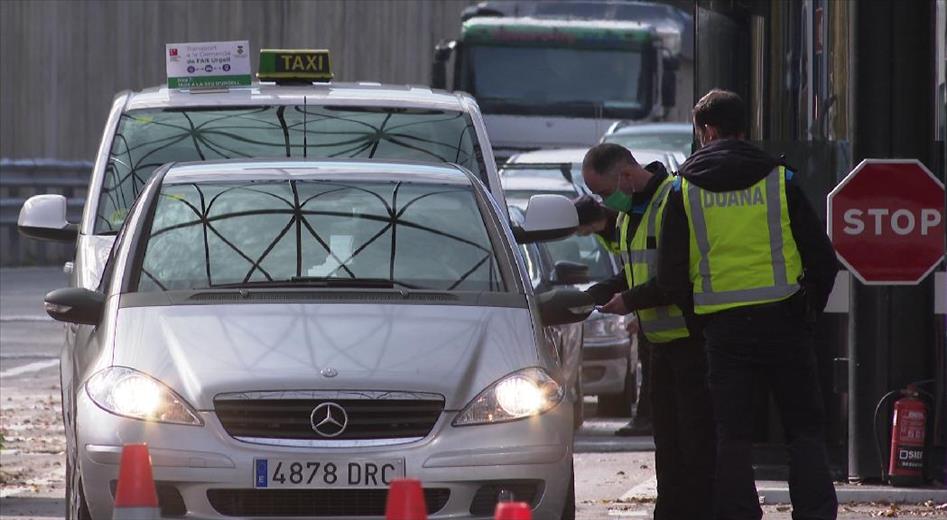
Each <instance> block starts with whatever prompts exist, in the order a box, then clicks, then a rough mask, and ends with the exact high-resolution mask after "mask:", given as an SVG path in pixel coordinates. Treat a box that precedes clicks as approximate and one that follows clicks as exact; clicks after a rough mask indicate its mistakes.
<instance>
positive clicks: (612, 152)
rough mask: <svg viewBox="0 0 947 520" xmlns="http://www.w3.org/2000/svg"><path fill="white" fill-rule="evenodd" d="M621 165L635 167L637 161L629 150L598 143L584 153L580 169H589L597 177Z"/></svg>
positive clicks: (610, 144) (614, 145) (616, 145)
mask: <svg viewBox="0 0 947 520" xmlns="http://www.w3.org/2000/svg"><path fill="white" fill-rule="evenodd" d="M622 163H624V164H630V165H632V166H636V165H637V164H638V161H636V160H635V156H634V155H632V154H631V150H629V149H627V148H625V147H624V146H622V145H620V144H615V143H600V144H597V145H595V146H593V147H592V148H591V149H590V150H589V151H588V152H586V154H585V159H583V160H582V169H583V170H584V169H586V168H589V169H592V170H593V171H595V173H597V174H599V175H606V174H608V173H609V172H611V171H612V169H613V168H615V167H616V166H618V165H619V164H622Z"/></svg>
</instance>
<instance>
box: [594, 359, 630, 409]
mask: <svg viewBox="0 0 947 520" xmlns="http://www.w3.org/2000/svg"><path fill="white" fill-rule="evenodd" d="M630 364H631V362H630V361H629V366H628V370H627V372H626V373H625V388H624V390H623V391H622V393H620V394H611V395H600V396H598V407H597V408H596V411H597V412H598V416H599V417H631V410H632V408H633V407H634V404H635V400H636V399H637V397H638V369H637V367H632V366H630ZM636 364H637V363H636Z"/></svg>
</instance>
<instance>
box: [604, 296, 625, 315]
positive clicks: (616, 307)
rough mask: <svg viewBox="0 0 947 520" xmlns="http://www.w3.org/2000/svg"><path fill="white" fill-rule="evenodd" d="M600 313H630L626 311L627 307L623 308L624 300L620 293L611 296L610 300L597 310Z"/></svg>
mask: <svg viewBox="0 0 947 520" xmlns="http://www.w3.org/2000/svg"><path fill="white" fill-rule="evenodd" d="M599 311H600V312H604V313H607V314H622V315H624V314H628V313H629V312H631V311H630V310H628V307H625V300H623V299H622V297H621V293H618V294H616V295H615V296H612V299H611V300H608V303H606V304H605V305H602V307H601V308H600V309H599Z"/></svg>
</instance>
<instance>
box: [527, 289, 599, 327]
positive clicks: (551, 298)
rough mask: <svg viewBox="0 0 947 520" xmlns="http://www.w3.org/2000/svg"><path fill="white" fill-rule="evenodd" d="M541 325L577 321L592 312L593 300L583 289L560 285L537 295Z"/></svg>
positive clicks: (593, 307)
mask: <svg viewBox="0 0 947 520" xmlns="http://www.w3.org/2000/svg"><path fill="white" fill-rule="evenodd" d="M537 299H538V300H539V314H540V319H541V321H542V323H543V325H565V324H567V323H578V322H580V321H583V320H584V319H585V318H587V317H588V316H589V314H592V311H593V310H594V309H595V302H594V301H592V297H591V296H589V295H588V293H586V292H585V291H580V290H578V289H573V288H571V287H560V288H557V289H552V290H550V291H546V292H544V293H541V294H539V295H538V296H537Z"/></svg>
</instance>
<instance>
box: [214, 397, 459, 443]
mask: <svg viewBox="0 0 947 520" xmlns="http://www.w3.org/2000/svg"><path fill="white" fill-rule="evenodd" d="M327 402H331V403H335V404H337V405H339V406H341V407H342V408H343V409H344V410H345V413H346V414H347V416H348V424H347V426H346V427H345V429H344V430H343V431H342V433H341V434H338V435H336V436H334V437H331V438H328V437H326V436H323V435H321V434H319V433H317V432H316V431H315V430H314V429H313V427H312V421H311V419H310V417H311V415H312V412H313V410H314V409H315V408H316V407H317V406H319V405H320V404H323V403H327ZM214 408H215V411H216V413H217V417H218V419H220V422H221V424H222V425H223V427H224V429H226V430H227V433H229V434H230V435H232V436H233V437H237V438H263V439H307V440H332V441H344V440H365V439H399V438H417V437H425V436H427V435H428V434H429V433H430V432H431V429H432V428H434V424H435V423H436V422H437V419H438V417H439V416H440V414H441V412H442V411H443V410H444V401H443V399H246V400H244V399H217V400H215V401H214Z"/></svg>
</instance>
